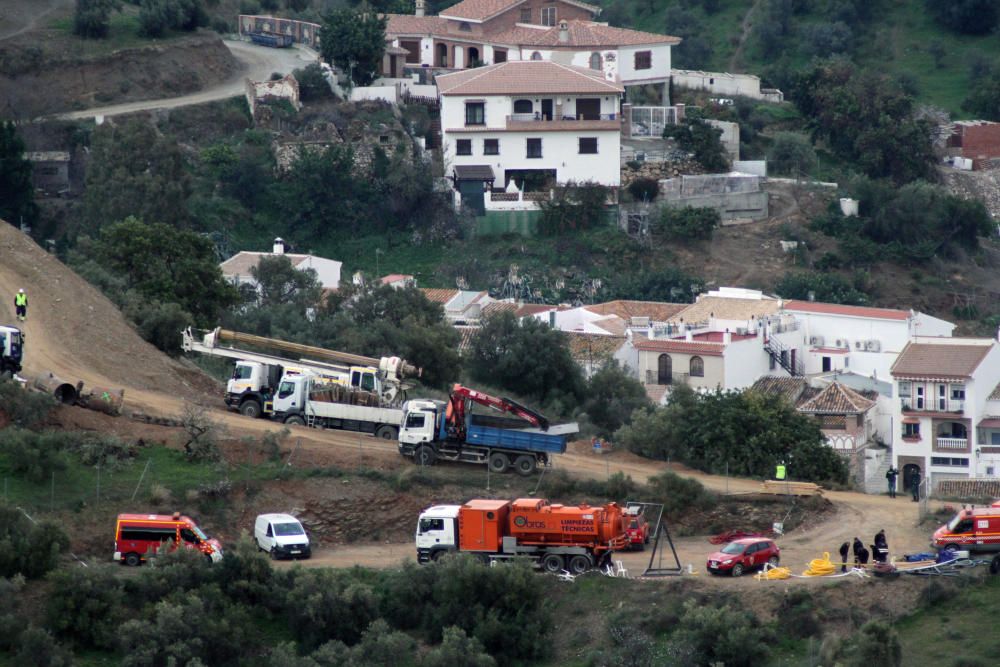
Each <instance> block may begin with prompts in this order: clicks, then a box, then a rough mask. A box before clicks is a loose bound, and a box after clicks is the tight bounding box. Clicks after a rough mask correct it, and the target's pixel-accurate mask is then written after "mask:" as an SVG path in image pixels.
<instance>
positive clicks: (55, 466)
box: [0, 428, 66, 483]
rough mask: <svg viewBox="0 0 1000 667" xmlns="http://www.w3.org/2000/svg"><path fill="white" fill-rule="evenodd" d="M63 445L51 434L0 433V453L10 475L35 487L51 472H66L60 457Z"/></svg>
mask: <svg viewBox="0 0 1000 667" xmlns="http://www.w3.org/2000/svg"><path fill="white" fill-rule="evenodd" d="M64 443H65V438H64V437H63V434H61V433H56V432H53V431H49V432H45V433H36V432H34V431H27V430H23V429H20V428H5V429H3V430H0V452H3V454H4V455H5V456H6V457H7V465H8V466H9V468H10V471H11V472H13V473H14V474H15V475H19V476H22V477H24V478H25V479H27V480H29V481H31V482H35V483H39V482H46V481H48V480H49V478H50V477H51V475H52V473H53V472H55V471H57V470H65V469H66V462H65V461H64V460H63V457H62V455H61V452H62V450H63V447H64Z"/></svg>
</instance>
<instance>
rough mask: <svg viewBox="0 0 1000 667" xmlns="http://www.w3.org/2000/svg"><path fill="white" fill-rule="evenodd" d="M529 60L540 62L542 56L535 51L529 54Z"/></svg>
mask: <svg viewBox="0 0 1000 667" xmlns="http://www.w3.org/2000/svg"><path fill="white" fill-rule="evenodd" d="M531 59H532V60H541V59H542V54H541V53H539V52H538V51H535V52H534V53H532V54H531Z"/></svg>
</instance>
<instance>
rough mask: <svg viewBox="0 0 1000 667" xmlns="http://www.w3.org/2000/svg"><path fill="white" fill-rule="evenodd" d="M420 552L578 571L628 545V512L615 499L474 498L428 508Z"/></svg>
mask: <svg viewBox="0 0 1000 667" xmlns="http://www.w3.org/2000/svg"><path fill="white" fill-rule="evenodd" d="M416 542H417V558H418V560H419V561H420V562H421V563H426V562H428V561H431V560H437V558H438V557H439V556H441V555H442V554H444V553H447V552H450V551H461V552H464V553H473V554H476V555H478V556H479V557H480V558H482V559H484V560H504V559H509V558H514V557H517V556H521V557H528V558H531V559H533V560H534V561H535V562H537V563H538V564H539V565H541V567H542V569H543V570H545V571H547V572H561V571H563V570H564V569H565V570H567V571H569V572H571V573H573V574H580V573H581V572H585V571H587V570H589V569H590V568H592V567H602V566H603V565H604V564H605V563H607V561H608V559H609V557H610V555H611V552H612V551H618V550H621V549H624V548H626V547H627V546H628V537H627V535H626V522H625V515H624V513H623V512H622V508H621V507H619V506H618V505H617V504H616V503H608V504H607V505H602V506H600V507H592V506H590V505H559V504H552V505H550V504H549V503H548V502H547V501H545V500H540V499H538V498H520V499H518V500H514V501H510V500H470V501H469V502H467V503H465V504H464V505H437V506H435V507H430V508H428V509H426V510H424V511H423V512H422V513H421V514H420V519H419V521H418V524H417V537H416Z"/></svg>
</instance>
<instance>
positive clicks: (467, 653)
mask: <svg viewBox="0 0 1000 667" xmlns="http://www.w3.org/2000/svg"><path fill="white" fill-rule="evenodd" d="M496 664H497V663H496V660H494V659H493V658H492V656H490V655H489V654H488V653H486V651H485V650H484V649H483V645H482V644H481V643H479V641H477V640H476V639H474V638H471V637H469V636H468V635H467V634H465V631H464V630H462V629H461V628H458V627H454V626H452V627H450V628H445V629H444V634H443V636H442V638H441V644H440V645H438V646H436V647H435V648H433V649H431V650H430V651H429V652H428V653H427V655H425V656H424V659H423V661H422V662H421V665H422V667H494V665H496Z"/></svg>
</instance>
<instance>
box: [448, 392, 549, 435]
mask: <svg viewBox="0 0 1000 667" xmlns="http://www.w3.org/2000/svg"><path fill="white" fill-rule="evenodd" d="M466 401H473V402H475V403H479V404H480V405H485V406H486V407H488V408H493V409H494V410H497V411H498V412H509V413H510V414H513V415H516V416H518V417H520V418H521V419H523V420H525V421H527V422H528V423H530V424H531V425H532V426H536V427H538V428H541V429H544V430H548V428H549V420H548V418H546V417H545V415H543V414H542V413H540V412H536V411H535V410H532V409H531V408H528V407H525V406H523V405H521V404H520V403H518V402H517V401H514V400H511V399H509V398H500V397H497V396H490V395H489V394H484V393H483V392H481V391H476V390H475V389H470V388H468V387H463V386H462V385H458V384H456V385H455V386H454V387H453V388H452V391H451V402H452V406H453V410H454V412H455V414H456V416H457V417H460V418H462V419H464V417H465V405H464V404H465V402H466Z"/></svg>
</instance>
